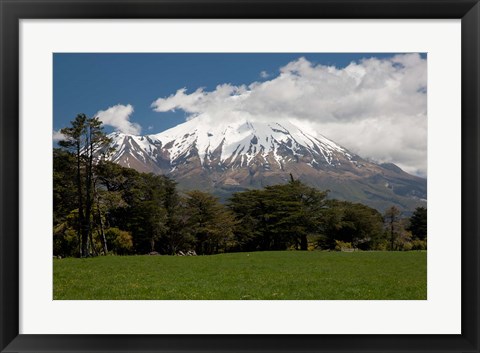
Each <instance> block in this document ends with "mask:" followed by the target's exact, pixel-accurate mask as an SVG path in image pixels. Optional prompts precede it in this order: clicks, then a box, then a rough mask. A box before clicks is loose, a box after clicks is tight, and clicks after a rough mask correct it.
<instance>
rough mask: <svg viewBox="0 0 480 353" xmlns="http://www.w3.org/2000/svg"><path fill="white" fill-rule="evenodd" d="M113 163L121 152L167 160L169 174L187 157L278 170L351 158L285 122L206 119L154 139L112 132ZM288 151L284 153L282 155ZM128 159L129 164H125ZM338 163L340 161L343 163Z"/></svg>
mask: <svg viewBox="0 0 480 353" xmlns="http://www.w3.org/2000/svg"><path fill="white" fill-rule="evenodd" d="M111 137H112V138H113V140H114V146H115V147H116V149H117V150H116V152H115V154H114V155H113V156H112V158H111V159H112V160H113V161H115V162H118V161H119V160H120V159H121V158H122V156H124V155H125V154H126V153H128V154H131V155H132V156H131V158H134V159H136V160H138V161H140V162H143V163H146V162H147V159H151V161H152V162H158V161H159V158H160V159H168V160H169V162H170V165H171V169H173V168H174V167H175V166H176V165H177V164H178V163H179V162H180V161H181V160H183V159H184V158H185V157H186V156H188V155H189V154H191V153H194V154H195V155H197V156H198V158H199V160H200V164H201V165H203V166H205V165H208V164H211V162H212V161H214V160H217V159H218V163H220V164H223V165H225V166H237V167H243V166H248V165H250V163H251V162H252V160H253V159H254V158H255V157H259V158H262V159H263V160H264V162H265V163H269V159H272V158H273V160H274V161H275V162H276V163H277V164H278V166H279V167H282V164H283V163H284V162H285V161H286V160H288V158H291V156H299V157H305V156H306V155H307V156H309V157H310V159H311V160H310V163H311V165H312V166H313V165H315V164H316V165H320V164H325V163H326V164H329V165H335V164H338V163H340V159H339V158H338V156H343V157H344V158H346V159H347V160H351V159H352V155H351V154H350V153H349V152H348V151H347V150H346V149H344V148H343V147H341V146H339V145H337V144H336V143H335V142H333V141H331V140H329V139H327V138H325V137H323V136H320V137H319V138H316V137H314V136H313V135H311V134H308V133H306V132H304V131H302V130H301V129H299V128H298V127H296V126H295V125H293V124H291V123H288V122H286V123H281V124H280V123H259V122H249V121H238V122H235V123H231V122H230V123H222V122H220V123H219V124H215V125H211V124H209V122H208V119H202V118H196V119H192V120H190V121H187V122H185V123H183V124H180V125H177V126H175V127H173V128H171V129H169V130H166V131H164V132H161V133H159V134H156V135H147V136H132V135H125V134H121V133H113V134H111ZM285 152H288V153H285ZM131 158H129V159H131ZM344 158H342V159H344Z"/></svg>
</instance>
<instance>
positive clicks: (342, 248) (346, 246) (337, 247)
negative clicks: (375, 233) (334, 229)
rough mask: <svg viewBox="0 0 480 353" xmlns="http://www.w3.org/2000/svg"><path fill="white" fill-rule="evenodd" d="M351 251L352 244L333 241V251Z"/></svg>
mask: <svg viewBox="0 0 480 353" xmlns="http://www.w3.org/2000/svg"><path fill="white" fill-rule="evenodd" d="M347 249H348V250H350V249H353V246H352V243H347V242H344V241H341V240H335V251H345V250H347Z"/></svg>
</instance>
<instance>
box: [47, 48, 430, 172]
mask: <svg viewBox="0 0 480 353" xmlns="http://www.w3.org/2000/svg"><path fill="white" fill-rule="evenodd" d="M426 61H427V56H426V54H402V53H335V54H334V53H252V54H248V53H235V54H218V53H204V54H203V53H202V54H200V53H196V54H195V53H192V54H191V53H181V54H168V53H162V54H158V53H152V54H149V53H141V54H137V53H115V54H104V53H91V54H89V53H55V54H54V55H53V131H54V136H55V131H58V130H60V129H61V128H63V127H66V126H68V125H69V122H70V121H71V120H73V119H74V118H75V116H76V115H77V114H78V113H85V114H86V115H88V116H93V115H96V114H97V113H99V115H101V117H102V120H103V121H104V123H105V125H106V129H105V130H106V132H111V131H113V130H119V131H122V130H123V131H124V132H129V133H141V134H153V133H159V132H161V131H163V130H165V129H168V128H170V127H173V126H175V125H177V124H179V123H182V122H184V121H185V120H186V119H187V118H192V117H194V116H197V115H201V114H207V115H211V116H215V115H218V118H219V119H225V118H228V117H229V116H230V115H231V116H234V115H235V114H230V113H237V112H238V109H241V110H243V113H245V114H247V115H248V116H249V117H250V118H252V119H255V118H260V117H259V115H262V116H267V117H268V116H269V115H272V114H270V113H271V112H274V111H275V112H277V113H276V115H274V116H273V115H272V117H271V118H272V119H281V118H282V117H281V116H280V115H282V116H283V115H285V116H287V117H288V119H289V120H290V119H291V118H294V119H296V120H298V121H297V122H298V123H302V124H303V125H304V126H308V127H309V128H310V129H312V130H313V131H318V132H319V133H321V134H322V135H324V136H326V137H328V138H330V139H332V140H334V141H335V142H337V143H340V144H341V145H343V146H345V147H347V148H348V149H350V150H351V151H353V152H354V153H358V154H360V155H361V156H363V157H367V158H372V159H374V160H377V161H379V162H393V163H397V164H398V165H400V166H401V167H403V168H404V169H406V170H407V171H409V172H412V173H415V174H418V175H426V134H427V126H426V120H427V119H426V116H427V115H426V96H427V88H426V86H427V85H426V74H427V70H426ZM352 63H353V64H352ZM328 67H330V68H328ZM332 67H333V68H334V70H333V71H332V70H331V68H332ZM219 85H220V86H219ZM183 89H186V91H184V90H183ZM179 90H180V91H179ZM247 94H249V95H250V96H251V97H253V98H252V99H250V98H249V99H247V100H246V101H245V104H243V105H242V107H241V108H239V107H238V106H231V105H229V104H230V103H228V102H229V101H230V102H231V100H229V99H228V98H229V97H230V96H232V95H237V96H242V97H243V98H245V97H246V95H247ZM255 97H256V98H255ZM280 97H286V98H285V99H281V98H280ZM291 97H295V99H293V98H292V99H290V98H291ZM154 102H155V104H154V105H153V106H152V104H153V103H154ZM222 102H225V104H223V103H222ZM220 113H221V114H220ZM262 118H263V117H262ZM412 124H413V126H417V127H418V128H417V130H418V131H416V132H415V133H414V134H412V133H411V132H410V131H411V126H412ZM372 126H375V128H374V129H373V128H371V127H372ZM386 134H389V135H388V136H387V138H386V137H385V136H386ZM402 151H403V152H402Z"/></svg>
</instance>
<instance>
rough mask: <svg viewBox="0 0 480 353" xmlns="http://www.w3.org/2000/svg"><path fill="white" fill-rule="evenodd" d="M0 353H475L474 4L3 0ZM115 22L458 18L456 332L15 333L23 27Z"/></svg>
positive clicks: (479, 37) (479, 133)
mask: <svg viewBox="0 0 480 353" xmlns="http://www.w3.org/2000/svg"><path fill="white" fill-rule="evenodd" d="M0 15H1V17H0V18H1V19H0V22H1V30H2V33H1V42H0V54H1V56H0V64H1V68H0V70H1V73H0V74H1V89H0V90H1V94H0V99H1V100H0V108H1V110H0V112H1V113H0V114H1V116H0V200H1V201H0V226H1V228H0V232H1V235H0V236H1V238H0V241H1V243H0V252H1V253H0V254H1V255H0V256H1V259H0V266H1V267H0V325H1V326H0V349H1V351H2V352H147V351H148V352H274V351H278V352H479V310H478V308H479V300H480V299H479V298H480V293H479V254H480V251H479V239H478V236H479V232H478V224H479V222H478V218H479V212H478V211H479V209H478V203H479V147H480V130H479V121H478V119H479V116H480V114H479V100H480V91H479V85H480V76H479V67H480V60H479V57H480V45H479V44H480V22H479V17H480V5H479V3H478V1H477V0H336V1H331V0H297V1H295V0H257V1H255V0H244V1H240V0H230V1H228V0H198V1H193V0H176V1H174V0H140V1H135V0H124V1H123V0H111V1H110V0H101V1H93V0H26V1H18V0H0ZM58 18H61V19H77V18H89V19H112V18H123V19H125V18H139V19H152V18H175V19H180V18H223V19H236V18H250V19H255V18H263V19H274V18H298V19H307V18H330V19H331V18H338V19H346V18H347V19H353V18H370V19H398V18H406V19H409V18H410V19H418V18H422V19H433V18H440V19H447V18H453V19H461V30H462V34H461V46H462V49H461V56H462V59H461V64H462V69H461V79H462V98H461V104H462V109H461V114H462V170H461V173H462V177H461V180H462V186H461V188H462V195H461V197H462V216H461V222H462V225H461V229H462V245H461V250H462V259H461V265H462V276H461V282H462V288H461V290H462V297H461V299H462V309H461V316H462V321H461V325H462V333H461V334H460V335H21V334H19V243H18V240H19V20H20V19H58Z"/></svg>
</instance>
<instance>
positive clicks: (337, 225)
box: [319, 200, 384, 250]
mask: <svg viewBox="0 0 480 353" xmlns="http://www.w3.org/2000/svg"><path fill="white" fill-rule="evenodd" d="M323 225H324V227H323V237H321V238H320V239H319V240H320V243H319V245H320V247H322V248H326V249H334V248H335V247H336V244H337V243H338V242H343V243H349V244H351V245H352V247H353V248H359V249H362V250H371V249H376V248H377V247H378V245H379V243H381V242H382V240H383V234H384V232H383V219H382V215H381V214H380V213H379V212H378V211H377V210H375V209H373V208H371V207H368V206H366V205H363V204H359V203H352V202H348V201H338V200H329V201H328V211H326V212H325V221H324V223H323Z"/></svg>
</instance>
